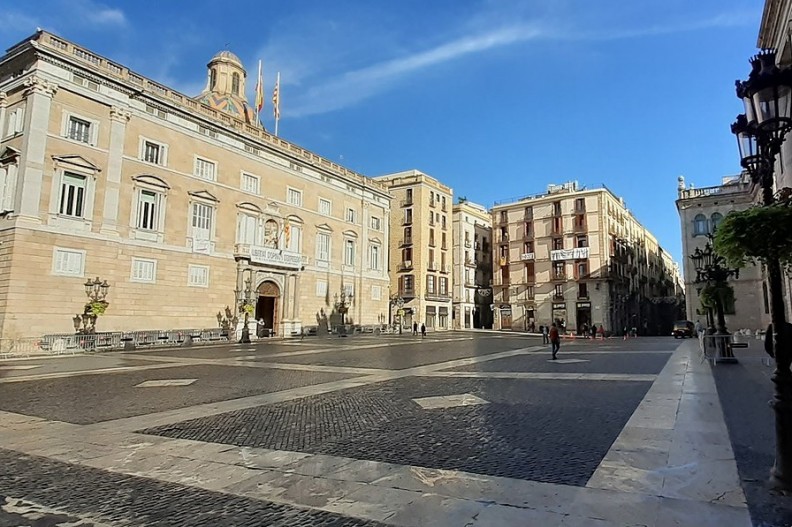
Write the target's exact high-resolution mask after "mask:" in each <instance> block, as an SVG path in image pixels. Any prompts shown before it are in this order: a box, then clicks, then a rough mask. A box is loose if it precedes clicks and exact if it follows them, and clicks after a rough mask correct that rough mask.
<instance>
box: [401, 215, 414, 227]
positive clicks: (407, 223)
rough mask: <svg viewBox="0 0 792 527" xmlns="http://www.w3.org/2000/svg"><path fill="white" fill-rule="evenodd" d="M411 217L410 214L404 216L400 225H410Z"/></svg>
mask: <svg viewBox="0 0 792 527" xmlns="http://www.w3.org/2000/svg"><path fill="white" fill-rule="evenodd" d="M412 222H413V219H412V216H405V217H404V221H403V222H402V225H412Z"/></svg>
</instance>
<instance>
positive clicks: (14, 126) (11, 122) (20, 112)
mask: <svg viewBox="0 0 792 527" xmlns="http://www.w3.org/2000/svg"><path fill="white" fill-rule="evenodd" d="M6 119H8V127H7V128H6V136H11V135H16V134H21V133H22V130H24V129H25V107H24V106H17V107H16V108H15V109H14V110H11V111H10V112H8V117H6Z"/></svg>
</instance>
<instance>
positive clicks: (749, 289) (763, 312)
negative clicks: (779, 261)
mask: <svg viewBox="0 0 792 527" xmlns="http://www.w3.org/2000/svg"><path fill="white" fill-rule="evenodd" d="M758 194H759V189H758V188H757V186H756V185H754V184H753V183H752V182H751V179H750V177H748V175H747V174H741V175H738V176H731V177H726V178H724V180H723V182H722V184H721V185H717V186H714V187H702V188H694V187H693V186H686V184H685V180H684V178H683V177H681V176H680V177H679V181H678V185H677V195H678V199H677V201H676V206H677V211H678V212H679V221H680V227H681V228H680V230H681V232H682V251H683V254H684V255H685V256H689V255H692V254H693V252H694V251H695V250H696V249H697V248H698V249H703V248H704V246H705V245H706V243H707V241H708V240H709V235H711V234H713V233H714V232H715V229H716V228H717V226H718V223H720V221H721V220H723V217H724V216H726V215H727V214H728V213H729V212H731V211H737V210H745V209H747V208H748V207H751V206H752V205H753V204H754V203H755V202H756V200H757V198H758ZM683 267H684V276H685V299H686V312H687V318H688V320H692V321H696V320H700V321H701V323H702V324H707V323H708V322H709V323H710V324H714V323H715V321H714V320H709V321H708V320H707V318H708V313H707V310H706V309H705V308H704V307H703V306H702V305H701V303H700V302H699V295H698V289H700V288H702V287H703V284H697V283H696V282H695V280H696V270H695V267H694V264H693V261H692V260H691V259H690V258H689V257H688V258H685V261H684V262H683ZM729 285H731V286H732V288H733V289H734V298H735V302H734V303H733V304H731V305H727V306H725V320H726V327H727V328H728V329H729V330H730V331H735V330H739V329H750V330H757V329H764V328H766V327H767V325H768V324H769V323H770V306H769V303H768V302H769V301H768V296H767V295H768V292H767V284H766V282H765V281H764V276H763V272H762V268H761V266H755V265H749V266H747V267H745V268H743V269H740V275H739V277H737V278H730V279H729Z"/></svg>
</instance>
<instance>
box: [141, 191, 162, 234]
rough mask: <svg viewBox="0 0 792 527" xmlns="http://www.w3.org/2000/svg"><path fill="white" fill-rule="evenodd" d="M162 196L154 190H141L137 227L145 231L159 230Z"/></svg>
mask: <svg viewBox="0 0 792 527" xmlns="http://www.w3.org/2000/svg"><path fill="white" fill-rule="evenodd" d="M159 214H160V194H159V193H158V192H154V191H153V190H146V189H141V190H140V193H139V194H138V207H137V222H136V224H135V226H136V227H137V228H138V229H140V230H143V231H156V230H159Z"/></svg>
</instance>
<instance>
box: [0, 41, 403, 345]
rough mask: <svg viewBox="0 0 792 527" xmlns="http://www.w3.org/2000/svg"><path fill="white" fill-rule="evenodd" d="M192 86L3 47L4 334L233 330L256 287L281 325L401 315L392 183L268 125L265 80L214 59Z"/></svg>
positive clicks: (259, 315) (0, 281)
mask: <svg viewBox="0 0 792 527" xmlns="http://www.w3.org/2000/svg"><path fill="white" fill-rule="evenodd" d="M196 73H197V74H199V75H202V76H203V75H205V78H206V88H205V90H204V91H203V93H201V94H199V95H197V96H196V97H190V96H187V95H184V94H181V93H178V92H176V91H174V90H172V89H170V88H168V87H166V86H164V85H163V84H160V83H158V82H156V81H154V80H151V79H147V78H145V77H143V76H142V75H139V74H137V73H135V72H133V71H131V70H129V69H128V68H126V67H125V66H123V65H121V64H119V63H117V62H115V61H113V60H110V59H108V58H105V57H102V56H100V55H98V54H97V53H94V52H93V51H91V50H88V49H86V48H84V47H81V46H79V45H77V44H74V43H72V42H69V41H67V40H65V39H63V38H61V37H59V36H56V35H54V34H51V33H48V32H45V31H38V32H37V33H35V34H34V35H33V36H31V37H30V38H27V39H25V40H24V41H22V42H20V43H18V44H16V45H14V46H13V47H11V48H10V49H8V50H7V52H6V54H5V55H4V56H2V57H1V58H0V183H2V184H1V185H0V202H2V214H0V257H1V258H0V259H1V261H2V262H3V265H2V266H1V267H0V328H1V331H2V336H4V337H13V336H27V335H30V336H36V335H40V334H43V333H54V332H69V331H74V325H73V324H74V322H73V319H72V317H73V316H74V315H75V313H81V312H82V309H83V304H84V303H85V301H86V296H85V293H84V286H83V283H84V282H85V281H86V279H89V278H93V277H96V276H98V277H100V279H102V280H106V281H107V282H108V284H109V285H110V289H109V295H108V297H107V300H108V301H109V302H110V306H109V308H108V309H107V311H106V313H105V314H104V315H103V316H101V317H100V319H99V322H98V323H97V329H98V330H101V331H105V330H108V331H109V330H135V329H165V328H194V327H203V328H211V327H217V325H218V319H217V314H218V312H219V311H221V310H223V309H224V308H225V306H231V308H232V309H233V310H236V309H237V308H238V307H239V306H240V305H241V304H242V299H243V298H244V297H245V296H246V293H249V294H250V298H251V302H252V304H253V306H254V308H255V310H254V313H253V315H254V316H255V318H256V319H262V320H263V321H264V324H265V325H266V326H267V327H268V328H270V329H271V330H272V331H273V332H274V333H275V334H278V335H290V334H294V333H297V332H299V331H300V330H301V328H302V327H303V326H305V325H317V323H319V322H321V321H328V322H331V323H332V320H333V318H334V317H336V319H337V318H338V307H339V305H338V303H337V302H336V299H335V297H336V296H340V295H339V293H340V291H341V290H342V289H343V290H344V291H345V292H346V293H347V294H348V295H350V294H351V295H352V300H351V303H350V304H349V305H348V306H347V308H348V315H347V318H348V319H349V320H350V321H351V322H353V323H356V324H373V323H377V322H379V321H381V320H383V319H384V318H386V317H387V312H388V285H389V277H388V273H387V267H386V266H387V261H388V244H387V240H388V238H389V232H388V231H389V214H390V195H389V194H388V191H387V189H386V188H385V187H383V186H382V185H381V184H380V183H377V182H375V181H373V180H371V179H369V178H367V177H364V176H362V175H360V174H358V173H355V172H353V171H351V170H348V169H347V168H345V167H342V166H339V165H337V164H336V163H333V162H331V161H329V160H328V159H325V158H323V157H321V156H319V155H317V154H315V153H313V152H311V151H309V150H306V149H304V148H302V147H300V146H298V145H296V144H293V143H291V142H289V141H286V140H284V139H282V138H279V137H275V136H273V135H271V134H269V133H268V132H266V131H265V130H264V129H263V128H262V127H261V126H260V125H259V124H257V123H256V122H255V119H254V116H253V111H252V109H251V105H249V104H248V102H247V101H246V99H245V83H246V78H247V74H246V71H245V69H244V67H243V65H242V62H241V61H240V60H239V58H238V57H236V56H235V55H234V54H233V53H230V52H228V51H223V52H221V53H218V54H217V55H216V56H215V57H213V58H212V59H211V60H210V61H209V64H208V67H207V70H206V72H205V73H203V72H196Z"/></svg>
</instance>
